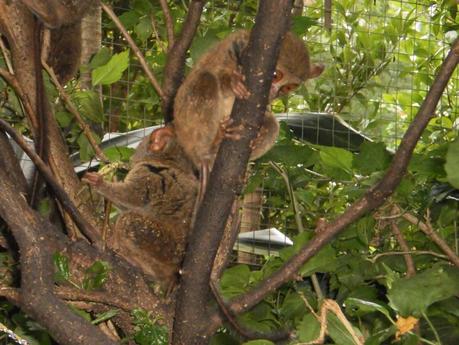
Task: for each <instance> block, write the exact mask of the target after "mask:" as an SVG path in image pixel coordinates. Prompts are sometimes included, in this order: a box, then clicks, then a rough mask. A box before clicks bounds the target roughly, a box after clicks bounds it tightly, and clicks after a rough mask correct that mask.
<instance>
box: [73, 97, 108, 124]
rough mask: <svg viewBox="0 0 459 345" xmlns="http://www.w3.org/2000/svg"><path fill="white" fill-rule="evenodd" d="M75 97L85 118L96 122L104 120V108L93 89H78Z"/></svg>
mask: <svg viewBox="0 0 459 345" xmlns="http://www.w3.org/2000/svg"><path fill="white" fill-rule="evenodd" d="M73 97H74V100H75V103H77V104H78V107H79V110H80V113H81V115H83V117H84V118H85V119H88V120H90V121H93V122H96V123H102V122H104V118H105V115H104V110H103V109H102V105H101V104H100V100H99V95H98V94H97V93H96V92H94V91H91V90H84V91H78V92H76V93H75V94H74V96H73Z"/></svg>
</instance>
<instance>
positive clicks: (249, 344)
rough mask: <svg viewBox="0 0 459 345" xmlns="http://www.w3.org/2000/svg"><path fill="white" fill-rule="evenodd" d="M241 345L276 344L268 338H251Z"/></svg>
mask: <svg viewBox="0 0 459 345" xmlns="http://www.w3.org/2000/svg"><path fill="white" fill-rule="evenodd" d="M242 345H276V344H274V343H273V342H272V341H269V340H263V339H261V340H251V341H248V342H246V343H243V344H242Z"/></svg>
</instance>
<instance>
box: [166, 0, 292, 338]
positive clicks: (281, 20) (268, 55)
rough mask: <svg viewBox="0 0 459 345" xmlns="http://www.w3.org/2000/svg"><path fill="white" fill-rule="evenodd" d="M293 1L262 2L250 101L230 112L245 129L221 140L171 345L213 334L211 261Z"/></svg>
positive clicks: (246, 58)
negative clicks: (209, 331) (238, 135)
mask: <svg viewBox="0 0 459 345" xmlns="http://www.w3.org/2000/svg"><path fill="white" fill-rule="evenodd" d="M291 6H292V3H291V1H289V0H282V1H261V2H260V3H259V10H258V14H257V17H256V24H255V27H254V28H253V30H252V32H251V35H250V39H249V43H248V47H247V50H246V51H245V52H244V55H243V56H242V66H243V70H242V71H243V73H244V75H245V76H246V77H247V78H246V84H247V87H248V89H249V90H250V91H251V95H250V97H249V98H248V99H247V100H236V102H235V103H234V106H233V110H232V112H231V118H232V120H233V123H234V125H235V126H237V125H239V124H242V125H243V126H244V128H245V129H246V130H245V133H243V134H242V135H241V139H240V140H238V141H231V140H224V141H223V142H222V144H221V145H220V149H219V152H218V154H217V158H216V161H215V164H214V167H213V170H212V172H211V175H210V179H209V184H208V187H207V191H206V193H205V195H204V198H203V201H202V203H201V206H200V208H199V210H198V212H197V215H196V221H195V225H194V227H193V230H192V232H191V233H192V236H191V238H190V243H189V245H188V249H187V252H186V255H185V260H184V265H183V275H182V283H181V285H180V288H179V292H178V296H177V307H176V313H175V315H176V319H175V323H174V329H173V332H172V334H173V340H172V344H188V345H191V344H201V343H202V342H203V341H204V339H205V338H206V336H208V334H203V331H202V330H203V326H206V328H207V325H208V321H209V320H208V317H207V315H206V314H207V313H206V312H205V310H203V308H204V306H206V305H207V304H208V299H209V295H210V287H209V280H210V275H211V270H212V265H213V262H214V259H215V255H216V252H217V249H218V245H219V243H220V242H221V239H222V236H223V232H224V228H225V223H226V221H227V219H228V215H229V213H230V210H231V206H232V205H233V203H234V200H235V198H236V196H237V195H239V194H240V193H241V190H242V186H243V180H244V175H245V171H246V168H247V162H248V159H249V155H250V151H251V149H250V147H249V146H250V142H251V141H252V140H253V139H254V138H255V137H256V135H257V133H258V131H259V128H260V127H261V124H262V121H263V117H264V113H265V110H266V107H267V103H268V91H269V88H270V86H271V80H272V76H273V73H274V69H275V66H276V61H277V56H278V54H279V50H280V43H281V41H282V36H283V35H284V34H285V32H286V31H287V28H288V24H289V18H290V12H291ZM197 310H200V311H202V312H200V313H197V312H196V311H197Z"/></svg>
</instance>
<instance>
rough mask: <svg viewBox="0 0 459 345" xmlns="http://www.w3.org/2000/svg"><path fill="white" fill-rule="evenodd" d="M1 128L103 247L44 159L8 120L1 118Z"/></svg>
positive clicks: (70, 213) (94, 230) (84, 232)
mask: <svg viewBox="0 0 459 345" xmlns="http://www.w3.org/2000/svg"><path fill="white" fill-rule="evenodd" d="M0 128H1V129H2V130H4V131H5V132H6V133H8V134H9V135H10V136H11V138H13V140H14V141H15V142H16V143H17V144H18V145H19V147H20V148H21V149H22V150H23V151H24V152H25V153H26V154H27V156H29V158H30V159H31V160H32V162H33V163H34V164H35V166H36V167H37V169H38V170H39V171H40V173H41V174H42V176H43V177H44V179H45V180H46V182H47V183H48V184H49V185H50V186H51V188H52V189H53V191H54V194H55V195H56V197H57V199H58V200H59V201H60V202H61V204H62V206H63V207H64V208H65V210H66V211H67V212H68V213H69V215H70V216H71V218H72V220H73V221H74V222H75V224H76V225H77V226H78V228H79V229H80V230H81V232H82V233H83V234H85V235H86V236H87V237H88V238H89V239H90V240H91V242H92V243H93V244H94V245H95V246H96V247H98V248H100V247H101V243H100V235H99V233H98V232H97V230H96V229H95V228H94V227H93V226H92V225H91V224H90V223H89V222H88V221H86V219H84V217H83V216H82V215H81V213H80V211H79V210H78V209H77V207H76V206H75V205H74V204H73V202H72V201H71V200H70V198H69V196H68V195H67V193H66V192H65V190H64V189H63V188H62V187H61V185H60V184H59V183H58V182H57V181H56V180H55V178H54V176H53V173H52V172H51V170H50V169H49V167H48V166H47V165H46V164H45V163H44V162H43V160H42V159H41V158H40V157H39V156H38V155H37V154H36V153H35V151H33V150H32V149H31V148H30V147H29V146H28V145H27V143H26V142H25V141H24V139H23V138H22V136H21V135H19V134H18V133H17V132H16V131H15V130H14V129H13V128H12V127H11V126H10V125H9V124H8V123H7V122H6V121H4V120H2V119H0Z"/></svg>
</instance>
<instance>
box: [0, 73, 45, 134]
mask: <svg viewBox="0 0 459 345" xmlns="http://www.w3.org/2000/svg"><path fill="white" fill-rule="evenodd" d="M0 77H2V78H3V79H4V80H5V81H6V82H7V83H8V84H9V85H10V86H11V87H12V88H13V90H14V92H15V93H16V95H17V96H18V97H19V99H20V100H21V103H22V105H23V107H24V109H25V115H26V116H27V119H28V120H29V122H30V124H31V127H32V128H33V129H34V128H38V123H37V121H36V117H35V115H34V114H35V111H34V110H33V108H32V103H31V102H30V100H29V98H28V97H27V94H26V93H25V92H24V90H23V89H22V87H21V85H20V84H19V82H18V80H17V79H16V76H15V75H14V74H12V73H10V72H8V71H7V70H5V69H3V68H0Z"/></svg>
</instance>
